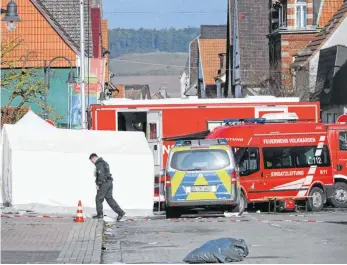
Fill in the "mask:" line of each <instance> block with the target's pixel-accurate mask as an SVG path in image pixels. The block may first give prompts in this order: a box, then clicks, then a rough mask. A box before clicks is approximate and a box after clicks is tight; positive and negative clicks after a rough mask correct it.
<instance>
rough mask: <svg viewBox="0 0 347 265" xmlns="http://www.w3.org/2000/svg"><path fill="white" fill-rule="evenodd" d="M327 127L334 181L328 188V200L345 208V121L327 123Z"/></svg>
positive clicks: (346, 166) (346, 185)
mask: <svg viewBox="0 0 347 265" xmlns="http://www.w3.org/2000/svg"><path fill="white" fill-rule="evenodd" d="M327 129H328V141H329V146H330V152H331V157H332V167H333V174H334V181H335V185H334V187H333V188H332V189H330V190H328V202H329V203H330V204H331V205H332V206H334V207H339V208H347V123H341V124H328V125H327Z"/></svg>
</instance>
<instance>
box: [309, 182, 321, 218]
mask: <svg viewBox="0 0 347 265" xmlns="http://www.w3.org/2000/svg"><path fill="white" fill-rule="evenodd" d="M309 197H310V198H309V199H308V202H307V203H308V205H307V206H308V210H309V211H313V212H318V211H320V210H322V209H323V206H324V201H325V198H324V192H323V190H322V189H321V188H318V187H313V188H312V189H311V190H310V193H309Z"/></svg>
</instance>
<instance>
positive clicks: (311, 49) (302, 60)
mask: <svg viewBox="0 0 347 265" xmlns="http://www.w3.org/2000/svg"><path fill="white" fill-rule="evenodd" d="M346 17H347V1H346V2H344V4H343V6H341V8H340V9H339V10H338V11H337V12H336V13H335V14H334V16H333V17H332V18H331V19H330V21H329V23H328V24H327V25H326V26H325V27H324V29H323V30H322V31H320V32H319V33H318V34H317V35H316V37H315V38H314V39H313V40H312V41H311V42H310V43H309V44H308V45H307V47H306V48H305V49H304V50H302V51H301V52H300V53H299V54H298V56H297V57H296V59H295V62H294V67H298V66H304V65H305V64H306V63H307V62H308V61H309V60H310V59H311V57H312V56H314V55H315V54H316V53H317V52H318V51H319V50H320V49H321V48H322V46H323V45H324V43H325V42H326V41H327V40H328V39H329V37H330V36H331V35H332V34H333V33H334V32H335V31H336V29H337V28H338V27H339V25H340V24H341V23H342V22H343V20H344V19H345V18H346Z"/></svg>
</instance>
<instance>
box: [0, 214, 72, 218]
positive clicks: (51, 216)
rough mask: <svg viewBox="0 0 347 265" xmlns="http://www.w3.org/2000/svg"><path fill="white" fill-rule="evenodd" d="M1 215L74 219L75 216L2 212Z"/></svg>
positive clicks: (7, 216)
mask: <svg viewBox="0 0 347 265" xmlns="http://www.w3.org/2000/svg"><path fill="white" fill-rule="evenodd" d="M1 217H6V218H13V217H16V218H19V217H21V218H59V219H73V218H75V216H56V215H33V214H31V215H23V214H6V213H5V214H1Z"/></svg>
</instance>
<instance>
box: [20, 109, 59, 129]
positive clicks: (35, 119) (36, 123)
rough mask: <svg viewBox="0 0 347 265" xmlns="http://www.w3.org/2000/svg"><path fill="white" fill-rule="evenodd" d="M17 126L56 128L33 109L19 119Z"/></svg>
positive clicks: (23, 127) (25, 127) (24, 127)
mask: <svg viewBox="0 0 347 265" xmlns="http://www.w3.org/2000/svg"><path fill="white" fill-rule="evenodd" d="M15 126H16V127H18V128H22V129H45V130H46V129H48V130H51V129H56V128H55V127H54V126H52V125H51V124H49V123H48V122H46V121H45V120H44V119H42V118H41V117H39V116H38V115H36V114H35V113H34V112H32V111H31V110H29V111H28V112H27V113H26V114H25V115H24V116H23V117H22V118H21V119H20V120H19V121H17V122H16V123H15Z"/></svg>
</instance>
